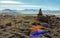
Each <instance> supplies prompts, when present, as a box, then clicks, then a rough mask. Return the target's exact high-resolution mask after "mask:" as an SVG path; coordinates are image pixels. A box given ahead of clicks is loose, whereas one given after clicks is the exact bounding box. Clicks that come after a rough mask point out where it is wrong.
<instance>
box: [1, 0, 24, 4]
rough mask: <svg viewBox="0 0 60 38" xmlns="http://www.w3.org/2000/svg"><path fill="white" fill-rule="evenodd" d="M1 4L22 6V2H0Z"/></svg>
mask: <svg viewBox="0 0 60 38" xmlns="http://www.w3.org/2000/svg"><path fill="white" fill-rule="evenodd" d="M0 3H1V4H3V3H4V4H24V3H22V2H17V1H0Z"/></svg>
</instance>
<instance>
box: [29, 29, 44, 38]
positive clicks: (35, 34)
mask: <svg viewBox="0 0 60 38" xmlns="http://www.w3.org/2000/svg"><path fill="white" fill-rule="evenodd" d="M44 33H45V31H44V30H41V31H35V32H33V33H32V34H31V35H30V38H33V37H36V36H39V35H42V34H44Z"/></svg>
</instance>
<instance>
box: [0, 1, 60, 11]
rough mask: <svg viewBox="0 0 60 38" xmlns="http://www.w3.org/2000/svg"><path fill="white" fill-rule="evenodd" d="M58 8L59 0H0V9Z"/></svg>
mask: <svg viewBox="0 0 60 38" xmlns="http://www.w3.org/2000/svg"><path fill="white" fill-rule="evenodd" d="M40 8H42V9H43V10H60V0H0V10H3V9H13V10H24V9H40Z"/></svg>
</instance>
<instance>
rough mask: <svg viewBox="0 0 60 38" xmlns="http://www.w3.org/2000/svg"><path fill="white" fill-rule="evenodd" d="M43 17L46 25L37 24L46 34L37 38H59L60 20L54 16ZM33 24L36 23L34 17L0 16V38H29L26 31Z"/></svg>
mask: <svg viewBox="0 0 60 38" xmlns="http://www.w3.org/2000/svg"><path fill="white" fill-rule="evenodd" d="M45 17H46V18H47V19H48V23H46V22H39V23H40V24H41V26H43V27H45V28H44V30H45V31H46V34H45V35H44V36H42V37H39V38H47V37H50V38H60V18H59V17H56V16H54V15H52V16H48V15H47V16H45ZM42 19H43V18H42ZM33 22H38V21H37V20H36V17H35V16H20V15H17V16H13V15H0V38H29V35H28V30H29V28H30V27H31V24H32V23H33Z"/></svg>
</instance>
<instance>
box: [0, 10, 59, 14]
mask: <svg viewBox="0 0 60 38" xmlns="http://www.w3.org/2000/svg"><path fill="white" fill-rule="evenodd" d="M38 12H39V10H37V9H24V10H11V9H4V10H1V11H0V13H9V14H37V13H38ZM42 12H43V13H44V14H55V13H56V14H60V10H42Z"/></svg>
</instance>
